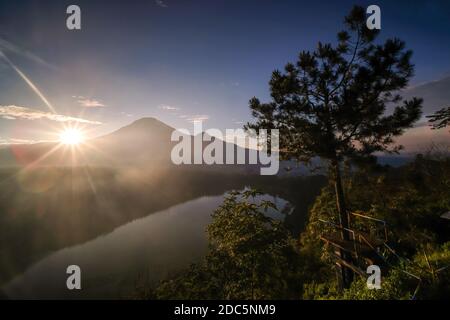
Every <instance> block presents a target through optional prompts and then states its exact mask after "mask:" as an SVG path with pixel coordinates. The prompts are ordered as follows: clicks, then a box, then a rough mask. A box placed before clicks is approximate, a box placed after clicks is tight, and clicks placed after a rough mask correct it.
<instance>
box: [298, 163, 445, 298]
mask: <svg viewBox="0 0 450 320" xmlns="http://www.w3.org/2000/svg"><path fill="white" fill-rule="evenodd" d="M344 185H345V189H346V194H347V197H348V198H349V202H350V203H352V208H351V209H352V211H362V212H363V213H364V214H365V215H368V216H372V217H375V218H379V219H383V220H385V221H387V223H388V238H389V245H390V246H391V247H392V248H394V249H395V251H396V252H397V254H398V255H399V256H401V258H402V259H401V260H399V259H398V258H396V257H395V256H394V257H389V256H387V257H389V263H390V268H389V269H390V272H389V274H388V275H386V276H383V280H382V289H381V290H369V289H367V287H366V279H358V280H357V281H355V282H354V283H353V284H352V285H351V287H350V288H349V289H348V290H345V291H344V292H342V293H338V294H336V290H335V286H336V284H335V280H334V275H333V274H332V273H331V272H329V273H328V275H329V278H326V279H323V280H322V281H320V280H319V281H318V280H317V279H311V280H310V281H309V282H307V283H306V284H305V285H304V292H303V297H304V298H314V299H410V298H412V297H413V296H414V293H415V291H416V289H417V286H418V284H419V280H418V279H416V278H415V277H414V276H416V277H419V278H420V279H421V281H420V286H419V290H418V291H417V294H416V295H415V296H414V298H417V299H439V298H444V297H447V296H449V293H450V270H449V268H448V266H450V259H449V256H450V243H449V242H448V241H450V223H448V221H447V220H444V219H442V218H440V215H441V214H442V213H444V212H447V211H449V210H450V159H449V158H448V157H441V156H440V155H434V154H428V155H425V156H418V157H417V158H416V159H415V161H414V162H412V163H410V164H408V165H405V166H403V167H401V168H396V169H393V168H384V169H381V170H377V171H373V170H367V169H364V170H359V171H357V172H351V173H349V175H348V176H347V177H346V179H345V183H344ZM335 201H336V200H335V195H334V193H333V190H332V188H331V186H327V187H325V188H324V189H323V190H322V193H321V194H320V195H319V196H318V197H317V199H316V201H315V203H314V205H313V206H312V208H311V211H310V217H309V222H308V224H307V228H306V230H305V232H304V233H303V234H302V237H301V243H302V248H305V247H311V248H313V247H315V248H317V250H318V251H319V252H321V253H320V257H321V259H322V261H324V262H329V263H330V265H331V260H329V259H328V256H327V250H325V249H324V248H323V247H322V246H321V241H320V240H319V236H320V235H321V234H324V233H327V232H331V230H327V227H326V226H324V225H323V224H321V223H320V222H319V221H318V220H319V219H324V220H332V221H333V219H334V218H335V216H336V214H335V211H336V206H335ZM408 273H409V274H408ZM412 275H414V276H412Z"/></svg>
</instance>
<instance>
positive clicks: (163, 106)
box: [158, 104, 180, 111]
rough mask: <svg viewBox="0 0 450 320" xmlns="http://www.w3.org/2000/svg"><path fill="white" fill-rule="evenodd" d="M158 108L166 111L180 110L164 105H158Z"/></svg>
mask: <svg viewBox="0 0 450 320" xmlns="http://www.w3.org/2000/svg"><path fill="white" fill-rule="evenodd" d="M158 108H159V109H161V110H167V111H178V110H180V108H177V107H172V106H168V105H165V104H162V105H159V106H158Z"/></svg>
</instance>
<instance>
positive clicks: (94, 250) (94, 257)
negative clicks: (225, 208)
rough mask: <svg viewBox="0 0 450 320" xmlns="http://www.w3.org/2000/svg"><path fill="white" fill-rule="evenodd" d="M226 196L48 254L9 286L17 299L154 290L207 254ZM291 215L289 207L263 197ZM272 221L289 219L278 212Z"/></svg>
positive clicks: (119, 296) (136, 222)
mask: <svg viewBox="0 0 450 320" xmlns="http://www.w3.org/2000/svg"><path fill="white" fill-rule="evenodd" d="M223 199H224V196H223V195H221V196H202V197H198V198H196V199H194V200H190V201H186V202H184V203H181V204H178V205H175V206H172V207H169V208H167V209H164V210H161V211H158V212H155V213H152V214H149V215H148V216H145V217H143V218H139V219H136V220H134V221H131V222H129V223H126V224H124V225H122V226H120V227H118V228H116V229H114V230H113V231H112V232H110V233H107V234H104V235H101V236H99V237H97V238H95V239H93V240H90V241H87V242H85V243H82V244H78V245H73V246H69V247H66V248H64V249H60V250H58V251H56V252H54V253H51V254H49V255H48V256H46V257H45V258H43V259H41V260H40V261H38V262H36V263H34V264H32V265H31V266H29V267H28V268H27V269H26V270H25V271H24V272H23V273H21V274H19V275H16V276H15V277H14V278H13V279H12V280H9V281H8V282H6V283H5V284H4V285H3V287H2V291H3V292H4V294H5V295H6V296H7V297H8V298H13V299H71V298H73V299H79V298H87V299H100V298H110V299H122V298H127V297H130V295H131V294H132V292H133V290H134V289H135V287H136V283H137V282H138V281H140V280H145V282H146V283H149V284H155V283H156V282H158V281H159V280H161V279H164V278H166V277H167V276H169V275H171V274H173V273H175V272H177V271H179V270H180V269H182V268H185V267H187V266H189V265H190V264H191V263H194V262H196V261H198V260H199V259H200V258H201V257H202V256H203V255H204V254H205V252H206V250H207V235H206V232H205V229H206V226H207V225H208V224H209V223H210V222H211V214H212V213H213V211H214V210H215V209H216V208H217V207H218V206H219V205H220V204H221V203H222V201H223ZM262 199H264V200H271V201H273V202H275V203H276V205H277V207H278V209H280V210H281V211H283V210H284V211H286V210H285V209H287V211H288V214H289V213H292V211H293V208H291V207H290V205H289V202H288V201H286V200H283V199H282V198H280V197H274V196H270V195H267V194H266V195H263V196H261V197H259V198H258V199H257V200H256V201H260V200H262ZM267 215H269V216H271V217H273V218H276V219H284V217H285V216H284V215H281V214H279V213H278V212H275V211H273V210H271V211H268V212H267ZM73 264H74V265H78V266H79V267H80V268H81V279H82V281H81V286H82V289H81V290H68V289H67V287H66V279H67V277H68V275H67V274H66V269H67V267H68V266H69V265H73Z"/></svg>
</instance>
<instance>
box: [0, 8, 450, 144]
mask: <svg viewBox="0 0 450 320" xmlns="http://www.w3.org/2000/svg"><path fill="white" fill-rule="evenodd" d="M69 4H78V5H79V6H80V8H81V11H82V30H80V31H69V30H67V28H66V25H65V19H66V17H67V15H66V14H65V10H66V7H67V6H68V5H69ZM354 4H360V5H363V6H367V5H369V4H378V5H379V6H380V7H381V10H382V33H381V37H380V38H381V39H383V38H387V37H393V36H395V37H399V38H401V39H403V40H405V41H406V43H407V47H408V48H410V49H412V50H413V51H414V56H413V62H414V63H415V64H416V76H415V78H414V81H413V83H412V85H416V84H421V83H425V82H429V81H433V80H437V79H440V78H442V77H444V76H445V75H448V74H449V73H450V59H449V57H450V41H449V39H450V2H449V1H377V2H373V1H370V2H369V1H298V0H297V1H288V0H284V1H268V0H267V1H265V0H228V1H224V0H209V1H207V0H205V1H201V0H192V1H190V0H164V1H153V0H147V1H138V0H135V1H110V0H108V1H106V0H89V1H32V0H30V1H0V49H1V50H2V51H3V52H4V54H5V55H7V57H8V58H9V59H10V61H11V62H12V63H13V64H14V65H15V66H16V67H17V68H18V69H19V70H20V71H21V72H23V74H24V75H25V76H26V77H27V78H28V79H29V80H30V81H31V82H32V83H33V84H35V85H36V87H37V88H38V89H39V90H40V92H41V93H42V94H43V95H44V96H45V97H46V98H47V99H48V101H49V102H50V103H51V105H52V106H53V107H54V109H55V111H56V113H57V114H59V115H61V116H72V117H79V118H83V119H88V120H89V121H92V122H101V123H102V124H101V125H98V124H92V125H89V124H87V126H89V127H90V128H92V129H93V131H92V133H91V135H99V134H103V133H107V132H110V131H113V130H115V129H117V128H119V127H121V126H123V125H126V124H128V123H130V122H132V121H133V120H136V119H139V118H141V117H146V116H155V117H157V118H158V119H160V120H162V121H164V122H166V123H168V124H170V125H172V126H174V127H176V128H182V127H186V128H191V124H190V123H189V121H188V119H192V118H195V117H204V118H205V119H206V118H208V120H207V121H206V122H205V127H215V128H220V129H222V128H233V127H241V126H242V124H241V122H246V121H248V120H250V119H251V117H250V112H249V108H248V100H249V99H250V98H251V97H253V96H257V97H259V98H262V99H263V100H265V99H268V80H269V79H270V76H271V72H272V71H273V70H274V69H276V68H282V67H283V66H284V65H285V64H286V62H288V61H294V60H295V59H296V56H297V54H298V52H299V51H301V50H309V49H314V47H315V46H316V44H317V42H318V41H322V42H333V41H334V40H335V35H336V33H337V32H338V31H339V30H341V28H342V21H343V17H344V16H345V15H346V14H347V13H348V11H349V10H350V8H351V7H352V6H353V5H354ZM0 60H1V59H0ZM11 105H13V106H20V107H25V108H30V109H33V110H38V111H43V112H48V111H49V110H48V106H46V104H45V103H44V102H43V101H42V99H41V98H40V97H39V96H38V95H37V94H36V92H35V91H33V90H32V89H31V88H30V86H29V84H27V83H26V81H24V79H23V77H21V76H20V75H19V74H18V73H17V70H14V69H13V68H12V67H11V65H9V64H8V63H7V62H5V61H4V60H1V62H0V106H11ZM86 106H90V107H86ZM19 111H20V110H19ZM22 111H23V110H22ZM11 118H12V117H9V119H4V118H0V143H1V142H2V141H9V140H11V139H16V140H17V141H19V139H23V140H27V139H29V140H45V139H51V136H52V135H54V133H55V132H57V131H58V130H59V129H58V128H59V126H60V122H62V121H60V120H61V119H62V120H64V118H59V119H54V118H53V119H49V118H45V119H43V118H40V119H38V120H36V119H35V120H29V119H28V120H23V119H17V118H16V119H11ZM29 118H30V117H29ZM35 118H36V117H35Z"/></svg>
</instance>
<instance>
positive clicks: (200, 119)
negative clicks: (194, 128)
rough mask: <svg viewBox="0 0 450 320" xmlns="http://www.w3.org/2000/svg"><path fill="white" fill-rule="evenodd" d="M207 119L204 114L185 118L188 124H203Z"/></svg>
mask: <svg viewBox="0 0 450 320" xmlns="http://www.w3.org/2000/svg"><path fill="white" fill-rule="evenodd" d="M208 119H209V116H208V115H206V114H201V115H195V116H189V117H188V118H186V120H187V121H189V122H203V121H206V120H208Z"/></svg>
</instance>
